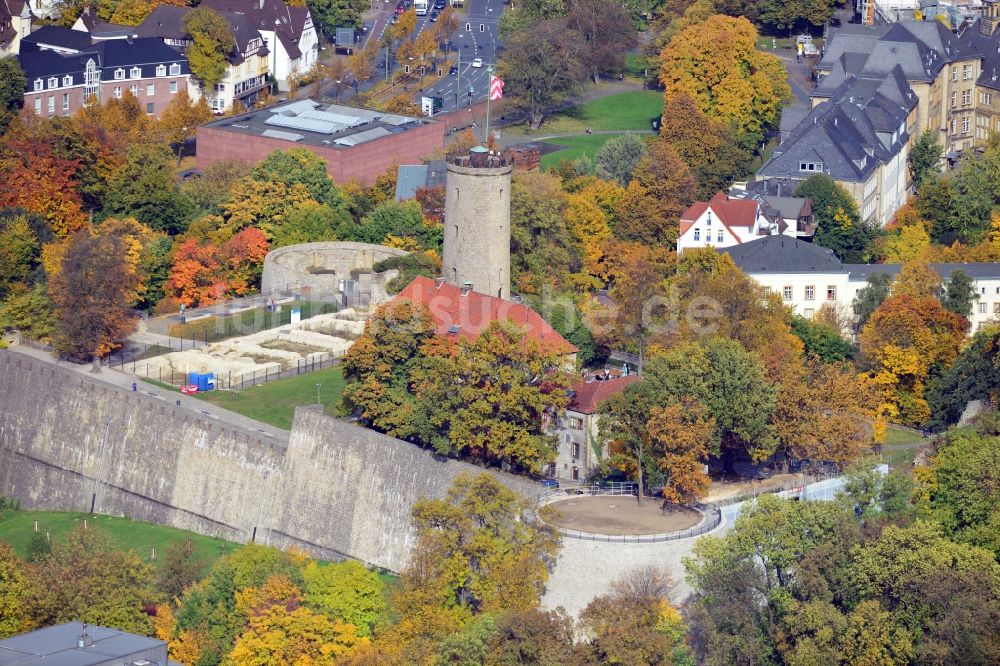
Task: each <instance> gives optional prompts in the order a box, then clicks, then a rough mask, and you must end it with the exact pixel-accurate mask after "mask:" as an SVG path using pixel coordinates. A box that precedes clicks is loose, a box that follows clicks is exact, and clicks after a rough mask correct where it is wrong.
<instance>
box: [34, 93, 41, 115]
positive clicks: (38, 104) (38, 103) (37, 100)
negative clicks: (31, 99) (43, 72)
mask: <svg viewBox="0 0 1000 666" xmlns="http://www.w3.org/2000/svg"><path fill="white" fill-rule="evenodd" d="M41 112H42V98H41V97H36V98H35V113H41Z"/></svg>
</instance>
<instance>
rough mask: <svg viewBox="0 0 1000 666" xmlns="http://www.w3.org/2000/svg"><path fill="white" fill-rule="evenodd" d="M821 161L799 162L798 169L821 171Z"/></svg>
mask: <svg viewBox="0 0 1000 666" xmlns="http://www.w3.org/2000/svg"><path fill="white" fill-rule="evenodd" d="M822 170H823V163H822V162H799V171H822Z"/></svg>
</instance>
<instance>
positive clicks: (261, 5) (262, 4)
mask: <svg viewBox="0 0 1000 666" xmlns="http://www.w3.org/2000/svg"><path fill="white" fill-rule="evenodd" d="M264 2H265V0H260V4H259V5H258V6H259V7H260V9H261V11H263V10H264Z"/></svg>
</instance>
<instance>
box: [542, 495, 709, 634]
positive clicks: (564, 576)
mask: <svg viewBox="0 0 1000 666" xmlns="http://www.w3.org/2000/svg"><path fill="white" fill-rule="evenodd" d="M661 503H662V500H657V499H655V498H646V499H644V500H643V502H642V505H641V506H640V505H639V504H638V503H637V502H636V498H635V496H634V495H602V494H586V495H560V494H553V495H549V496H547V497H545V498H543V499H542V501H540V502H539V505H540V508H539V515H540V516H541V517H542V519H543V520H545V521H546V522H548V523H549V524H550V525H553V526H554V527H555V528H556V529H557V530H559V533H560V534H561V535H562V548H561V549H560V551H559V557H558V559H557V560H556V565H555V568H554V570H553V571H552V574H551V576H550V577H549V581H548V583H547V584H546V589H545V594H544V596H543V597H542V606H544V607H545V608H549V609H554V608H557V607H559V606H561V607H563V608H564V609H566V611H567V612H568V613H569V614H570V615H572V616H578V615H579V613H580V611H582V610H583V609H584V608H586V606H587V604H588V603H590V601H591V600H592V599H593V598H594V597H598V596H601V595H602V594H605V593H607V592H608V591H609V590H610V589H611V583H612V582H614V581H615V580H616V579H617V578H619V577H621V576H622V575H623V574H625V573H627V572H628V571H630V570H632V569H636V568H639V567H645V566H655V567H657V568H660V569H662V570H664V571H666V572H667V573H668V574H669V575H670V578H671V579H672V580H673V581H674V583H675V585H674V587H673V588H672V590H671V593H670V597H671V601H672V602H674V603H680V602H682V601H683V600H684V599H685V598H686V597H687V596H688V595H689V594H690V592H691V590H690V588H689V587H688V585H687V583H686V582H685V581H684V567H683V564H682V563H681V560H682V559H683V558H685V557H688V556H690V555H691V552H692V548H693V546H694V543H695V541H697V540H698V538H700V537H701V536H703V535H705V534H713V533H716V532H720V531H721V530H722V529H723V528H724V520H723V519H722V516H721V514H720V512H719V510H718V509H717V508H715V507H708V506H700V507H697V508H690V509H686V508H678V509H674V510H672V511H671V510H666V511H664V510H661V508H660V506H661Z"/></svg>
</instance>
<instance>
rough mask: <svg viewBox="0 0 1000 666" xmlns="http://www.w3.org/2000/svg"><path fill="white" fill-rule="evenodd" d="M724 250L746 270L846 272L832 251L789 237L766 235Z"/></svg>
mask: <svg viewBox="0 0 1000 666" xmlns="http://www.w3.org/2000/svg"><path fill="white" fill-rule="evenodd" d="M721 251H722V252H725V253H726V254H728V255H729V256H730V257H732V259H733V262H734V263H735V264H736V265H737V266H738V267H739V268H740V270H742V271H743V272H744V273H846V272H847V270H846V269H845V268H844V266H843V265H842V264H841V263H840V260H839V259H837V257H836V256H835V255H834V254H833V252H831V251H830V250H827V249H826V248H824V247H820V246H819V245H815V244H813V243H806V242H805V241H801V240H798V239H797V238H792V237H790V236H781V235H774V236H764V237H763V238H758V239H757V240H752V241H750V242H749V243H741V244H740V245H733V246H731V247H727V248H725V249H723V250H721Z"/></svg>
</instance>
